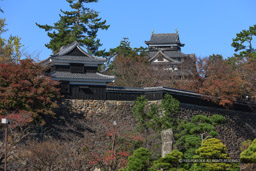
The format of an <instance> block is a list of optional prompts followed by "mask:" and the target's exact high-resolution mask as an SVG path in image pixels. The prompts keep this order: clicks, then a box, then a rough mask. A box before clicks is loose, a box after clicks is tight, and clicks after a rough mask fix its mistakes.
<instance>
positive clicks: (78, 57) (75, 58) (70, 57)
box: [52, 55, 106, 62]
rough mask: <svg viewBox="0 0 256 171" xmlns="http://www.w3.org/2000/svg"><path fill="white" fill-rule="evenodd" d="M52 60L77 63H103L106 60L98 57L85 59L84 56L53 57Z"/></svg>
mask: <svg viewBox="0 0 256 171" xmlns="http://www.w3.org/2000/svg"><path fill="white" fill-rule="evenodd" d="M52 59H53V60H65V61H77V62H99V61H102V62H105V61H106V60H105V59H104V58H98V57H91V56H88V57H85V56H70V55H69V56H55V57H53V58H52Z"/></svg>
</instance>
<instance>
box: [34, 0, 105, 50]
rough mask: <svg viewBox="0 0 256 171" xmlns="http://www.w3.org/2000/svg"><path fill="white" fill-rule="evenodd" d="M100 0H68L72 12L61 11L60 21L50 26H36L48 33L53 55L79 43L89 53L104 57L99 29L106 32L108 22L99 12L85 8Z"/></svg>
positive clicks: (49, 45) (48, 46) (48, 45)
mask: <svg viewBox="0 0 256 171" xmlns="http://www.w3.org/2000/svg"><path fill="white" fill-rule="evenodd" d="M97 1H98V0H67V2H68V3H69V6H70V8H71V11H63V10H61V13H62V15H60V20H59V21H58V22H56V23H54V25H53V26H50V25H47V24H46V25H40V24H37V23H36V25H37V26H38V27H40V28H42V29H44V30H45V31H46V32H48V36H49V37H50V39H51V40H50V42H49V43H48V44H46V47H47V48H49V49H51V50H52V51H53V53H56V52H58V51H59V49H60V48H61V47H62V46H65V45H67V44H70V43H72V42H73V41H75V40H76V41H77V42H79V43H80V44H81V45H82V46H84V47H86V48H87V50H88V51H89V53H92V54H95V55H103V53H104V50H102V51H100V50H99V47H100V46H101V45H102V44H101V43H100V40H99V39H97V38H96V37H97V33H98V30H99V29H102V30H106V29H108V28H109V25H106V20H103V21H102V19H101V18H100V17H99V15H98V12H96V11H94V10H93V9H90V8H88V7H86V6H85V4H86V3H92V2H97Z"/></svg>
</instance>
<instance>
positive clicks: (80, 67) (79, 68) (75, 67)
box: [70, 64, 84, 73]
mask: <svg viewBox="0 0 256 171" xmlns="http://www.w3.org/2000/svg"><path fill="white" fill-rule="evenodd" d="M70 70H71V72H72V73H84V64H70Z"/></svg>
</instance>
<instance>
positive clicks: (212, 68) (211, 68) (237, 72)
mask: <svg viewBox="0 0 256 171" xmlns="http://www.w3.org/2000/svg"><path fill="white" fill-rule="evenodd" d="M214 57H216V56H214ZM217 57H218V56H217ZM246 63H247V62H246ZM244 64H245V63H244ZM244 64H243V65H237V66H236V67H234V66H232V64H231V63H229V62H228V60H223V59H219V58H203V59H199V60H198V63H197V67H198V68H197V69H198V75H196V77H194V80H193V81H192V82H190V84H188V85H187V86H190V87H193V88H192V91H195V92H199V93H201V94H204V95H208V97H207V98H208V99H209V100H211V101H213V102H215V103H217V104H219V105H222V106H224V107H230V106H232V105H233V103H235V102H237V101H238V100H241V99H243V98H244V96H246V95H248V94H249V92H252V88H251V87H252V84H251V81H250V80H249V79H248V78H246V77H245V74H243V72H241V71H244V70H247V69H246V68H247V67H246V65H244ZM247 73H248V72H247ZM249 75H253V73H252V72H251V73H250V74H249ZM247 76H248V75H247ZM190 90H191V89H190Z"/></svg>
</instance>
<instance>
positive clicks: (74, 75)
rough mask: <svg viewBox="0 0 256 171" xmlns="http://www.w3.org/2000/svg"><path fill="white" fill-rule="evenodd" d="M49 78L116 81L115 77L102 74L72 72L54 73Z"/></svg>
mask: <svg viewBox="0 0 256 171" xmlns="http://www.w3.org/2000/svg"><path fill="white" fill-rule="evenodd" d="M49 76H50V77H51V78H53V79H57V80H64V79H81V80H83V79H85V80H111V81H112V80H114V79H115V76H108V75H103V74H100V73H71V72H58V71H55V72H52V73H50V74H49Z"/></svg>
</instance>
